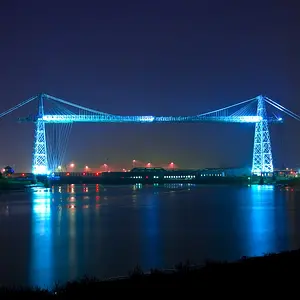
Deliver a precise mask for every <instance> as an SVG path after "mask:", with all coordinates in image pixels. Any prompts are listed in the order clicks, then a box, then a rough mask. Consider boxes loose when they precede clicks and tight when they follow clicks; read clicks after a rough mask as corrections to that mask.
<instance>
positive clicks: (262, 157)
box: [252, 95, 273, 175]
mask: <svg viewBox="0 0 300 300" xmlns="http://www.w3.org/2000/svg"><path fill="white" fill-rule="evenodd" d="M257 116H258V117H261V120H260V121H259V122H257V123H256V124H255V133H254V146H253V158H252V173H253V174H255V175H263V174H265V173H272V172H273V158H272V148H271V139H270V133H269V127H268V120H267V111H266V105H265V99H264V97H263V96H262V95H260V96H258V97H257Z"/></svg>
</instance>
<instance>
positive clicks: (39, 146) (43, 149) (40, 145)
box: [32, 94, 49, 175]
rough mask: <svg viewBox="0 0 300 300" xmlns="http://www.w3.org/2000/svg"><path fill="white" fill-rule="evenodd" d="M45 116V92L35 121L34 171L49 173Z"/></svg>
mask: <svg viewBox="0 0 300 300" xmlns="http://www.w3.org/2000/svg"><path fill="white" fill-rule="evenodd" d="M43 116H44V99H43V94H41V95H39V112H38V117H37V119H36V121H35V135H34V146H33V161H32V173H33V174H37V175H38V174H43V175H45V174H48V173H49V169H48V154H47V142H46V132H45V122H44V121H43V119H42V117H43Z"/></svg>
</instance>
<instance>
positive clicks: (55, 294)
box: [0, 249, 300, 299]
mask: <svg viewBox="0 0 300 300" xmlns="http://www.w3.org/2000/svg"><path fill="white" fill-rule="evenodd" d="M299 266H300V249H298V250H292V251H284V252H280V253H273V254H266V255H264V256H257V257H242V258H241V259H240V260H237V261H233V262H217V261H207V262H206V263H205V264H204V265H202V266H194V265H191V264H190V263H189V262H187V263H180V264H178V265H176V266H175V267H174V269H171V270H157V269H154V270H150V272H147V273H144V272H143V271H142V270H141V268H139V267H138V266H137V267H136V268H134V269H133V271H131V272H129V274H128V277H120V278H110V279H102V280H100V279H97V278H89V277H85V278H82V279H81V280H78V281H70V282H67V283H66V284H63V285H57V284H56V285H54V287H53V290H51V291H50V290H45V289H39V288H24V287H23V288H22V287H19V288H18V287H14V288H10V287H3V286H2V287H0V297H1V299H7V297H14V298H15V297H18V296H19V297H20V298H21V297H24V296H25V297H26V296H30V297H31V299H33V298H37V299H50V298H51V299H67V298H68V297H71V296H84V297H91V298H93V297H96V296H99V297H100V296H101V293H102V289H103V288H157V287H159V288H172V289H174V288H188V287H189V288H200V289H201V290H203V289H209V290H211V291H212V292H213V290H212V289H213V287H214V286H215V287H216V288H217V285H219V284H223V285H224V286H225V287H226V286H227V289H228V288H230V287H231V289H232V290H231V291H230V292H231V293H232V292H234V291H236V288H237V287H236V285H238V286H239V287H240V286H244V287H247V288H248V289H249V288H251V290H252V291H253V290H255V289H256V288H257V289H258V290H261V288H262V287H265V288H266V289H267V290H270V286H269V284H273V283H274V282H275V281H281V283H282V285H281V287H283V286H284V284H287V285H288V286H289V287H290V285H291V281H288V280H295V278H296V277H295V276H296V274H297V273H296V272H297V271H298V270H299ZM287 279H288V280H287ZM251 281H252V282H253V284H251ZM267 282H269V284H267ZM261 285H262V286H261ZM292 287H293V286H292ZM292 287H290V288H292ZM274 288H276V287H274V286H273V287H272V289H274ZM296 288H297V287H296ZM216 292H217V291H216ZM241 292H242V291H241ZM32 297H33V298H32Z"/></svg>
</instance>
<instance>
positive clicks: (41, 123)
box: [0, 94, 300, 175]
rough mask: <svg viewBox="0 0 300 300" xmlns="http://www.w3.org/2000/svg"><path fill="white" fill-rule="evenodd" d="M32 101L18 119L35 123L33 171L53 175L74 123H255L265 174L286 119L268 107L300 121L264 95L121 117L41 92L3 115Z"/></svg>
mask: <svg viewBox="0 0 300 300" xmlns="http://www.w3.org/2000/svg"><path fill="white" fill-rule="evenodd" d="M33 101H36V102H37V104H38V105H37V106H38V113H37V114H35V115H33V116H29V117H25V118H19V121H20V122H34V123H35V137H34V148H33V149H34V150H33V157H32V173H34V174H37V175H46V174H50V173H52V172H54V171H56V170H57V168H58V166H61V165H62V162H63V160H64V156H65V153H66V149H67V141H68V138H69V136H70V132H71V128H72V124H73V123H193V122H197V123H199V122H217V123H253V124H254V127H255V131H254V143H253V157H252V173H253V174H255V175H264V174H267V173H272V172H273V158H272V148H271V140H270V133H269V124H270V123H282V122H283V119H282V118H281V117H278V116H276V115H275V114H273V115H272V116H269V115H268V114H267V106H272V107H273V108H275V109H276V110H279V111H281V112H283V113H285V114H287V115H289V116H291V117H293V118H294V119H296V120H298V121H299V120H300V116H298V115H296V114H295V113H293V112H291V111H290V110H288V109H287V108H285V107H283V106H282V105H280V104H278V103H277V102H275V101H273V100H271V99H270V98H268V97H266V96H262V95H260V96H257V97H254V98H251V99H248V100H245V101H242V102H239V103H237V104H233V105H230V106H227V107H224V108H221V109H217V110H214V111H210V112H206V113H202V114H197V115H193V116H120V115H114V114H108V113H103V112H100V111H98V110H95V109H91V108H87V107H84V106H81V105H78V104H74V103H71V102H68V101H66V100H63V99H59V98H57V97H53V96H51V95H48V94H39V95H37V96H34V97H32V98H29V99H27V100H25V101H23V102H21V103H20V104H18V105H16V106H14V107H12V108H10V109H9V110H7V111H5V112H3V113H1V114H0V118H2V117H4V116H5V115H8V114H9V113H11V112H13V111H14V110H16V109H18V108H20V107H22V106H24V105H26V104H28V103H30V102H33ZM46 129H47V130H46Z"/></svg>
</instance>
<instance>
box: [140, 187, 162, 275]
mask: <svg viewBox="0 0 300 300" xmlns="http://www.w3.org/2000/svg"><path fill="white" fill-rule="evenodd" d="M146 201H147V208H146V209H144V213H143V214H141V218H142V222H143V223H144V228H145V232H143V231H142V236H141V244H142V245H141V246H142V248H143V251H142V253H143V257H144V259H143V260H144V261H143V265H144V266H145V268H146V269H150V268H156V267H159V266H161V254H162V253H161V251H160V249H159V248H160V243H159V240H160V231H159V202H160V199H159V198H158V196H157V192H156V191H154V192H153V195H150V196H149V197H148V198H147V200H146Z"/></svg>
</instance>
